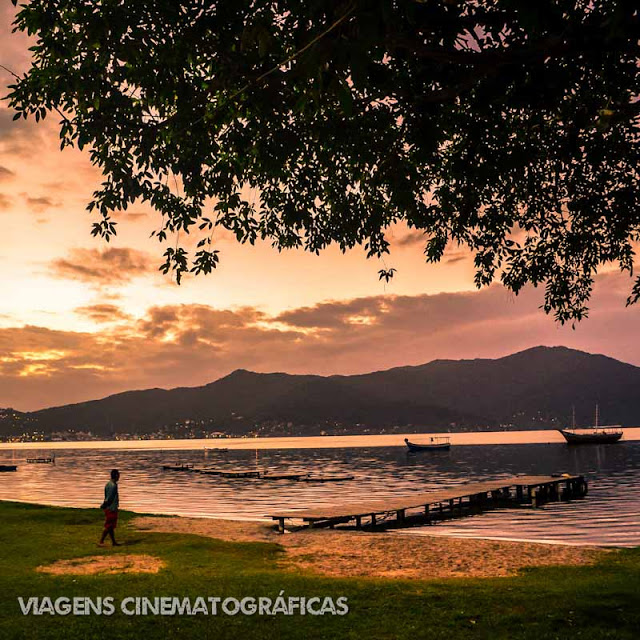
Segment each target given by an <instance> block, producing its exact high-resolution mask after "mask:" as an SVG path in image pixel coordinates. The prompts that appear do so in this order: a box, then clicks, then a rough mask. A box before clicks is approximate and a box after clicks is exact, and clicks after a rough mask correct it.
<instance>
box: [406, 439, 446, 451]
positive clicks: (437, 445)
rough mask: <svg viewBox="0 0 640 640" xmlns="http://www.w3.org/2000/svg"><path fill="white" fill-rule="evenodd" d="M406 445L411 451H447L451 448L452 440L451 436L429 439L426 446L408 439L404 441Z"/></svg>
mask: <svg viewBox="0 0 640 640" xmlns="http://www.w3.org/2000/svg"><path fill="white" fill-rule="evenodd" d="M404 441H405V444H406V445H407V447H409V451H413V452H416V451H443V450H444V451H446V450H447V449H450V448H451V438H450V437H449V436H434V437H432V438H429V442H428V443H426V444H418V443H415V442H409V439H408V438H405V439H404Z"/></svg>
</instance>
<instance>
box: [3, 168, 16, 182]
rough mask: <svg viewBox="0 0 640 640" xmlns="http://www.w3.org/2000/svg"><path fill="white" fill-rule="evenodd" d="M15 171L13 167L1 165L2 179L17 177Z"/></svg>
mask: <svg viewBox="0 0 640 640" xmlns="http://www.w3.org/2000/svg"><path fill="white" fill-rule="evenodd" d="M15 175H16V174H15V173H14V172H13V171H11V169H7V167H3V166H2V165H0V181H1V180H11V178H14V177H15Z"/></svg>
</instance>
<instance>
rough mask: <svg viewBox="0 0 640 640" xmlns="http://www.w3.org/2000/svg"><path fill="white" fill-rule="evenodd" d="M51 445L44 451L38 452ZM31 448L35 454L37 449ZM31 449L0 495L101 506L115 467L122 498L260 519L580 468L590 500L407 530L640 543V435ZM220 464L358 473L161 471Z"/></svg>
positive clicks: (156, 509) (163, 508) (20, 455)
mask: <svg viewBox="0 0 640 640" xmlns="http://www.w3.org/2000/svg"><path fill="white" fill-rule="evenodd" d="M42 453H45V452H42ZM28 455H29V456H30V457H31V456H34V455H37V452H35V451H33V450H31V451H29V452H28ZM26 456H27V452H26V451H18V450H14V451H3V452H2V455H0V458H1V460H0V463H2V462H8V461H9V460H10V459H12V460H14V462H15V463H17V464H18V465H19V469H18V471H17V472H16V473H2V474H0V498H3V499H11V500H25V501H31V502H41V503H45V504H55V505H62V506H82V507H97V506H98V505H99V504H100V503H101V502H102V489H103V486H104V482H106V480H107V478H108V472H109V469H111V468H112V467H118V468H119V469H120V470H121V472H122V480H121V505H122V507H123V508H126V509H131V510H134V511H138V512H149V513H167V514H176V515H186V516H206V517H228V518H249V519H255V518H262V517H264V516H265V515H266V514H268V513H270V512H272V511H274V510H278V509H281V508H283V507H286V508H287V509H291V508H299V509H304V508H307V507H313V506H319V505H324V504H332V503H336V502H346V501H350V502H351V501H358V500H367V499H371V498H374V497H375V498H376V499H379V498H386V497H392V496H396V495H399V494H402V495H406V494H408V493H412V492H422V491H425V490H429V489H434V488H438V487H444V486H452V485H455V484H459V483H462V482H467V481H469V480H485V479H487V480H488V479H494V478H500V477H507V476H512V475H516V474H550V473H558V472H568V473H574V474H579V473H580V474H584V475H586V476H587V478H588V480H589V485H590V491H589V495H588V497H587V499H586V500H577V501H575V502H572V503H561V504H548V505H546V506H544V507H542V508H539V509H535V510H533V509H528V508H525V509H508V510H496V511H491V512H487V513H483V514H479V515H475V516H471V517H468V518H465V519H461V520H455V521H448V522H443V523H440V524H437V525H433V526H430V527H425V528H414V529H411V530H409V531H410V532H411V533H412V534H413V535H421V534H424V533H428V534H430V535H456V536H469V537H477V536H482V537H492V538H509V539H525V540H538V541H562V542H568V543H576V544H585V543H589V544H615V545H621V546H635V545H639V544H640V443H638V442H623V443H619V444H616V445H600V446H585V447H568V446H566V445H563V444H528V445H486V446H481V447H478V446H455V447H452V448H451V450H450V451H448V452H442V451H438V452H424V453H419V454H410V453H408V452H406V451H405V450H404V449H401V448H399V447H362V448H347V449H270V450H260V451H256V450H233V449H232V450H229V451H226V452H224V451H215V450H211V451H203V450H202V449H198V450H193V451H188V450H137V451H136V450H129V451H127V450H106V449H82V450H78V449H76V450H73V449H60V450H57V451H56V464H55V465H35V464H26V463H25V460H24V459H25V458H26ZM180 463H194V464H196V465H207V466H212V467H216V468H226V469H236V468H256V467H258V468H260V469H268V470H272V471H276V470H280V471H282V470H288V471H313V472H315V473H352V474H354V475H355V476H356V478H355V480H353V481H350V482H344V483H335V484H324V485H323V484H309V483H304V482H295V481H287V480H278V481H276V480H274V481H266V480H261V479H253V478H247V479H228V478H221V477H219V476H206V475H200V474H190V473H181V472H170V471H163V470H162V465H163V464H180Z"/></svg>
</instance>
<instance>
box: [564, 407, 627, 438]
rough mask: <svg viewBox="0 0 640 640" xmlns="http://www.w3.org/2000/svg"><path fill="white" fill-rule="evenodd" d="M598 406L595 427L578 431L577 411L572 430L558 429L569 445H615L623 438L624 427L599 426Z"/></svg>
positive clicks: (615, 425)
mask: <svg viewBox="0 0 640 640" xmlns="http://www.w3.org/2000/svg"><path fill="white" fill-rule="evenodd" d="M598 423H599V412H598V405H596V423H595V426H593V427H586V428H584V429H576V416H575V409H574V411H573V420H572V426H571V429H558V431H559V432H560V433H561V434H562V435H563V437H564V439H565V440H566V441H567V444H613V443H614V442H618V440H620V438H622V433H623V431H622V425H619V424H613V425H603V426H600V425H599V424H598Z"/></svg>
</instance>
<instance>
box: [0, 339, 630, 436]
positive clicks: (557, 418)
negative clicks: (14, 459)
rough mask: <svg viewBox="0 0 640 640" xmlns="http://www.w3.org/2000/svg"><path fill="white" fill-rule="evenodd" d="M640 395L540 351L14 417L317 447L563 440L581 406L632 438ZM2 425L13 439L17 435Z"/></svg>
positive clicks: (239, 381)
mask: <svg viewBox="0 0 640 640" xmlns="http://www.w3.org/2000/svg"><path fill="white" fill-rule="evenodd" d="M639 390H640V367H636V366H633V365H630V364H626V363H623V362H620V361H618V360H614V359H613V358H609V357H607V356H604V355H594V354H589V353H585V352H582V351H576V350H573V349H568V348H566V347H534V348H532V349H527V350H526V351H521V352H519V353H515V354H512V355H509V356H506V357H503V358H498V359H475V360H434V361H432V362H429V363H427V364H423V365H419V366H406V367H397V368H393V369H388V370H385V371H376V372H373V373H367V374H362V375H349V376H343V375H334V376H328V377H324V376H318V375H290V374H287V373H254V372H252V371H246V370H243V369H239V370H237V371H234V372H233V373H231V374H230V375H228V376H226V377H224V378H221V379H219V380H216V381H215V382H211V383H210V384H207V385H204V386H201V387H181V388H176V389H171V390H165V389H148V390H143V391H128V392H125V393H119V394H116V395H112V396H109V397H106V398H103V399H101V400H93V401H90V402H81V403H77V404H69V405H64V406H60V407H53V408H49V409H43V410H40V411H35V412H31V413H22V414H16V415H19V418H20V420H26V421H28V423H29V424H30V425H32V426H33V425H37V428H39V429H42V430H43V431H45V433H47V432H52V431H58V430H64V429H75V430H90V431H92V432H93V433H94V434H99V435H104V436H109V435H113V434H114V433H132V434H133V433H138V434H142V433H151V432H154V431H156V430H157V429H159V428H160V427H163V426H167V425H175V424H176V423H184V422H185V421H187V420H189V421H192V422H195V423H203V424H204V423H206V424H207V425H208V428H211V429H217V430H220V431H225V432H226V433H230V434H244V433H247V432H254V433H255V432H260V433H264V434H267V433H271V434H273V435H275V434H276V433H289V434H296V435H305V434H307V435H312V434H313V435H315V434H317V433H320V432H326V433H338V432H339V433H345V432H346V433H356V432H362V431H365V430H369V431H370V432H380V431H381V430H385V431H389V430H393V429H396V430H398V429H402V430H408V431H432V430H446V429H451V430H469V429H476V428H513V429H518V428H558V427H559V426H562V425H564V424H566V423H569V422H570V421H571V412H572V406H575V411H576V420H577V424H578V426H580V425H590V424H593V413H594V408H595V404H596V403H597V404H599V408H600V415H601V416H602V420H603V421H604V422H606V423H608V424H612V423H620V424H623V425H626V426H631V425H637V424H640V394H639V393H638V391H639ZM4 411H5V413H6V411H7V410H4ZM1 413H2V410H0V414H1ZM14 413H15V412H14ZM15 423H16V419H15V418H14V420H13V424H15ZM1 424H2V426H3V428H2V431H4V432H5V434H6V432H7V430H8V429H9V426H8V425H7V423H6V421H3V422H2V423H1Z"/></svg>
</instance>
